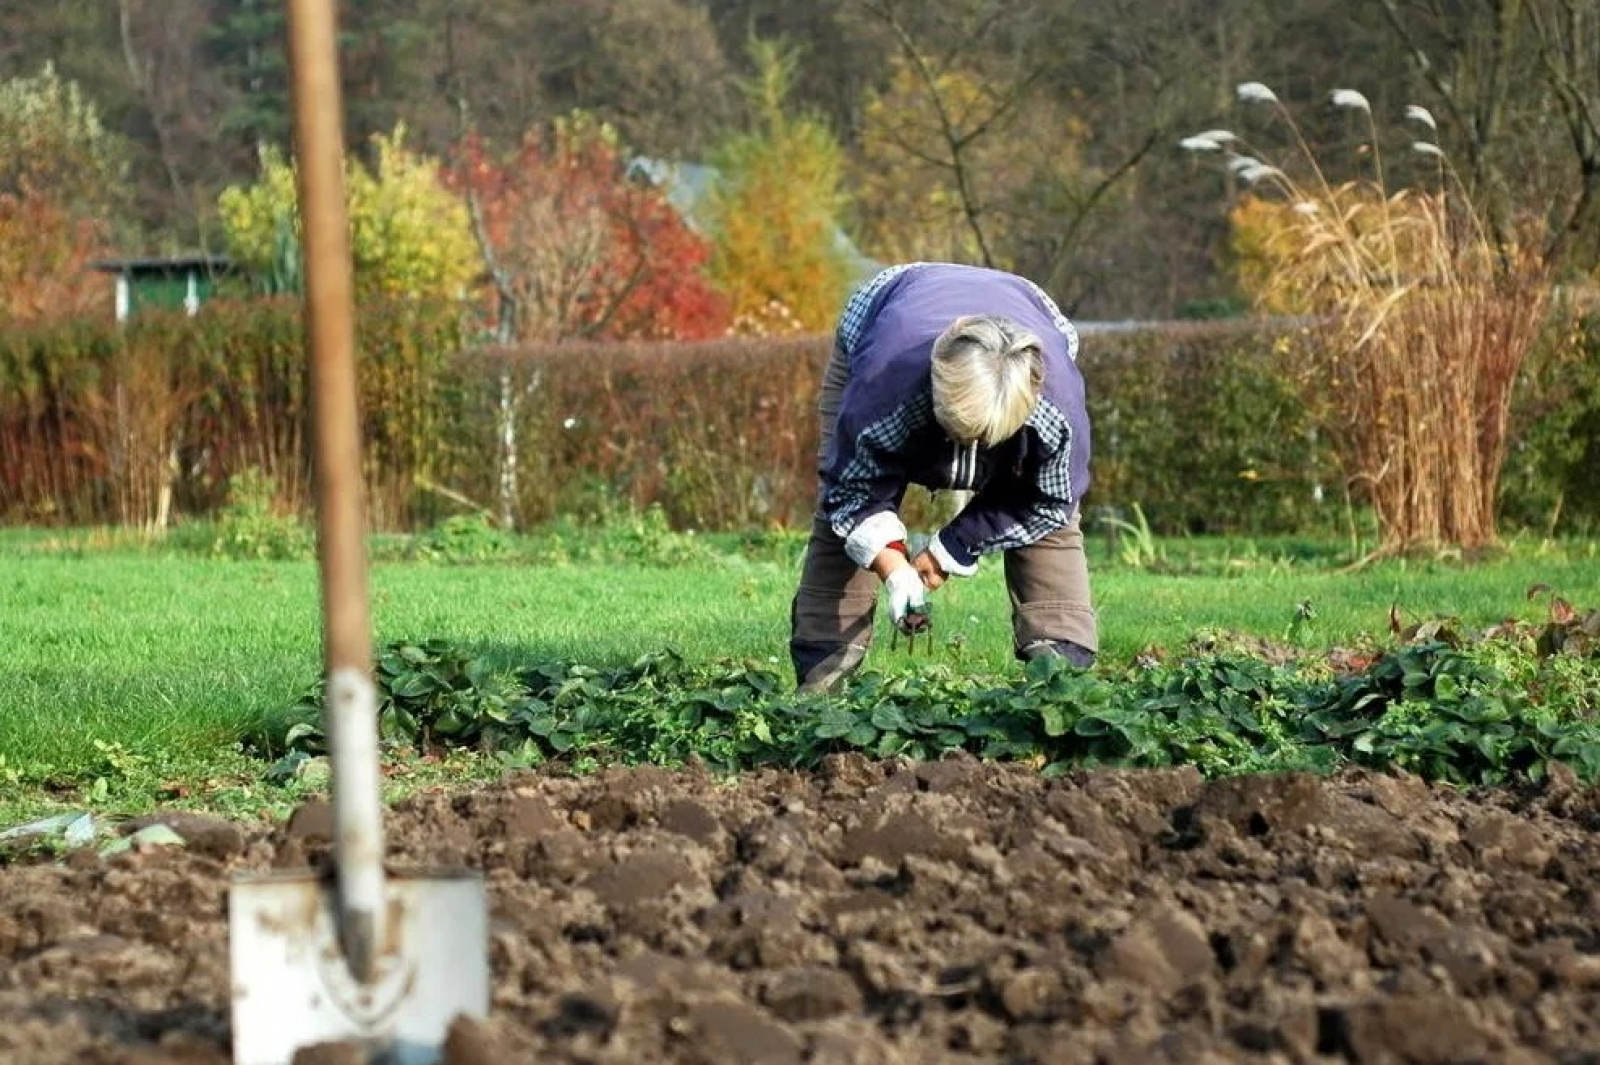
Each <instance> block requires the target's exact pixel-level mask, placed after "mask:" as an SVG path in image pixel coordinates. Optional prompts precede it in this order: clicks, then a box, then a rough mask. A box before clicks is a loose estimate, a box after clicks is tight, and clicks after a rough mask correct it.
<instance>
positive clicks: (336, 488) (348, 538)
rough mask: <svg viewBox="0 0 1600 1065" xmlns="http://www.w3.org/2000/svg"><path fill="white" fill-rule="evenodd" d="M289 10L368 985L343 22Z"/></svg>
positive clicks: (336, 665)
mask: <svg viewBox="0 0 1600 1065" xmlns="http://www.w3.org/2000/svg"><path fill="white" fill-rule="evenodd" d="M288 10H289V63H290V72H291V74H292V81H291V86H292V94H293V98H294V134H295V147H296V170H297V173H298V184H299V192H300V219H301V238H300V239H301V247H302V249H303V250H304V254H305V318H306V340H307V344H308V346H309V348H310V350H311V402H312V413H313V418H314V424H315V428H316V432H315V438H316V447H315V451H314V455H315V472H316V488H317V492H316V495H317V558H318V563H319V565H320V569H321V576H322V616H323V639H324V653H325V656H326V662H325V667H326V676H327V680H328V685H327V697H326V704H325V706H324V716H325V719H326V725H327V732H328V740H329V749H330V755H331V761H332V768H333V806H334V866H335V875H336V877H337V895H338V900H339V929H340V939H341V941H342V944H343V947H344V951H345V960H346V962H347V963H348V965H349V966H350V969H351V971H352V972H353V973H354V974H355V975H356V977H357V978H359V979H361V980H363V981H367V980H370V979H371V978H372V976H373V972H374V966H375V961H376V957H377V955H378V953H379V952H380V951H381V950H382V948H383V942H382V940H383V934H384V928H383V924H382V915H383V912H384V906H383V902H384V881H383V822H382V813H381V807H380V805H379V779H378V736H377V712H376V711H377V707H376V695H375V690H374V688H373V684H372V630H371V618H370V615H369V608H368V602H367V556H366V540H365V534H366V516H365V508H364V506H363V501H362V479H361V425H360V418H359V411H358V401H357V386H356V359H355V300H354V296H353V286H352V283H351V277H350V274H351V267H350V229H349V220H348V218H347V217H346V212H345V188H344V124H343V116H342V105H341V102H340V92H339V57H338V51H337V43H336V42H337V37H336V28H337V27H336V24H335V23H336V20H335V16H334V4H333V0H289V9H288Z"/></svg>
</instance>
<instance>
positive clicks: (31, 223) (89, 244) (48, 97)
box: [0, 65, 126, 323]
mask: <svg viewBox="0 0 1600 1065" xmlns="http://www.w3.org/2000/svg"><path fill="white" fill-rule="evenodd" d="M125 160H126V155H125V146H124V144H123V143H122V141H121V140H120V138H118V137H116V136H115V135H113V134H112V133H110V132H109V131H108V130H106V128H105V126H104V125H103V124H102V123H101V121H100V115H99V111H98V110H97V109H96V108H95V106H94V105H93V104H92V103H90V102H89V101H88V100H87V99H85V97H84V95H83V92H82V90H81V89H80V88H79V87H78V85H77V83H76V82H73V81H69V80H66V79H63V78H62V77H60V75H58V74H57V73H56V70H55V68H54V67H53V66H50V65H46V66H45V68H44V69H43V70H42V71H41V72H40V73H39V74H38V75H35V76H32V77H21V78H13V79H11V80H9V81H6V82H4V83H0V322H5V323H12V322H26V321H35V320H38V319H41V318H46V317H54V316H66V315H72V314H78V313H83V312H86V311H89V310H90V309H91V308H93V307H94V305H95V303H96V302H97V301H99V300H101V299H103V298H104V296H105V289H106V283H105V279H104V278H103V277H97V276H96V275H95V274H94V273H93V272H92V271H91V270H90V269H89V265H88V263H89V260H90V258H91V257H92V256H93V255H95V254H96V253H97V252H98V251H99V250H100V248H101V247H102V242H103V239H104V234H105V232H106V230H107V228H108V219H109V218H110V216H111V215H112V214H113V212H114V211H115V209H116V204H117V202H118V195H117V188H118V183H119V182H120V180H121V176H122V173H123V170H124V168H125V165H126V163H125ZM101 306H102V307H103V306H104V304H103V303H102V304H101Z"/></svg>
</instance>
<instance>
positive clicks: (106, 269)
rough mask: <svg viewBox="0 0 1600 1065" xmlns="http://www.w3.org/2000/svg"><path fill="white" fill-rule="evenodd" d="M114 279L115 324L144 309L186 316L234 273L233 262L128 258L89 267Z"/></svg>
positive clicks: (201, 258) (196, 255)
mask: <svg viewBox="0 0 1600 1065" xmlns="http://www.w3.org/2000/svg"><path fill="white" fill-rule="evenodd" d="M89 265H90V266H92V267H94V269H96V270H99V271H101V272H102V273H107V274H111V275H113V276H115V278H116V280H117V305H116V308H117V321H119V322H125V321H127V320H128V318H129V317H130V316H131V315H134V314H136V313H138V312H139V311H140V310H142V309H144V308H146V307H153V308H162V309H165V310H177V309H178V308H180V307H181V308H183V309H184V310H186V311H188V312H189V313H190V314H194V313H195V312H196V311H198V310H199V309H200V305H201V304H202V303H204V302H205V301H206V300H208V299H210V298H211V295H212V293H214V292H215V291H216V287H217V282H218V281H219V280H221V279H222V278H224V277H226V276H228V275H229V274H231V273H233V272H234V266H233V261H232V260H231V259H229V258H228V257H227V256H225V255H207V254H204V253H201V252H196V253H194V254H190V255H167V256H150V257H143V258H128V259H99V260H96V261H95V262H92V263H90V264H89Z"/></svg>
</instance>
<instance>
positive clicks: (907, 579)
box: [883, 565, 928, 631]
mask: <svg viewBox="0 0 1600 1065" xmlns="http://www.w3.org/2000/svg"><path fill="white" fill-rule="evenodd" d="M883 586H884V588H885V589H887V590H888V592H889V617H890V619H891V620H893V621H894V623H895V626H896V627H897V628H899V629H900V630H902V631H909V627H910V626H909V623H908V622H907V621H906V615H907V614H923V615H926V613H927V610H928V597H927V592H926V590H924V588H923V587H922V576H921V575H920V574H919V573H917V570H916V567H915V566H909V565H907V566H899V567H896V568H895V569H894V571H893V572H891V573H890V574H889V576H888V578H887V579H885V580H884V582H883ZM918 627H919V628H920V627H921V626H920V624H919V625H918Z"/></svg>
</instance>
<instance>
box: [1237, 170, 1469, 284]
mask: <svg viewBox="0 0 1600 1065" xmlns="http://www.w3.org/2000/svg"><path fill="white" fill-rule="evenodd" d="M1296 191H1297V192H1298V193H1299V195H1298V196H1297V197H1295V198H1293V199H1292V200H1283V199H1268V198H1265V197H1261V196H1255V195H1251V194H1246V195H1244V196H1242V197H1240V199H1239V202H1238V204H1237V205H1236V206H1235V207H1234V208H1233V210H1232V211H1231V212H1229V216H1228V220H1229V225H1230V229H1229V240H1228V251H1229V257H1230V259H1231V262H1232V266H1233V271H1234V276H1235V278H1236V279H1237V281H1238V283H1239V287H1240V288H1241V289H1242V290H1243V291H1244V293H1245V294H1246V295H1248V296H1249V297H1250V298H1251V299H1252V300H1254V301H1255V303H1256V304H1257V305H1258V306H1260V307H1261V308H1262V309H1263V310H1265V311H1268V312H1269V313H1273V314H1311V313H1318V312H1324V311H1329V310H1333V311H1338V310H1341V309H1343V308H1345V307H1347V306H1348V305H1349V304H1350V302H1351V301H1353V300H1357V299H1361V300H1362V301H1363V302H1365V303H1372V302H1373V298H1372V297H1373V296H1374V294H1375V293H1376V294H1381V293H1388V292H1390V291H1392V290H1393V289H1395V288H1397V287H1399V288H1405V287H1409V286H1412V285H1416V284H1424V285H1429V286H1438V285H1440V284H1441V283H1455V282H1458V281H1461V280H1464V279H1465V277H1466V276H1467V274H1468V273H1469V272H1474V260H1477V265H1478V266H1482V267H1489V266H1491V265H1492V264H1491V263H1489V261H1488V258H1487V254H1488V251H1489V249H1488V247H1487V246H1486V245H1485V244H1483V242H1481V241H1466V242H1463V241H1459V240H1455V239H1453V237H1452V226H1453V225H1454V224H1455V223H1454V222H1453V221H1452V220H1451V219H1450V218H1449V217H1448V204H1447V203H1446V202H1445V201H1444V199H1443V198H1442V197H1439V196H1436V195H1429V194H1423V193H1416V192H1412V191H1401V192H1398V193H1395V194H1393V195H1388V196H1385V195H1384V194H1383V192H1382V190H1380V189H1378V188H1376V187H1375V186H1372V185H1361V184H1355V183H1351V184H1346V185H1339V186H1330V187H1325V188H1321V189H1312V190H1307V189H1304V188H1301V189H1297V190H1296Z"/></svg>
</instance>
